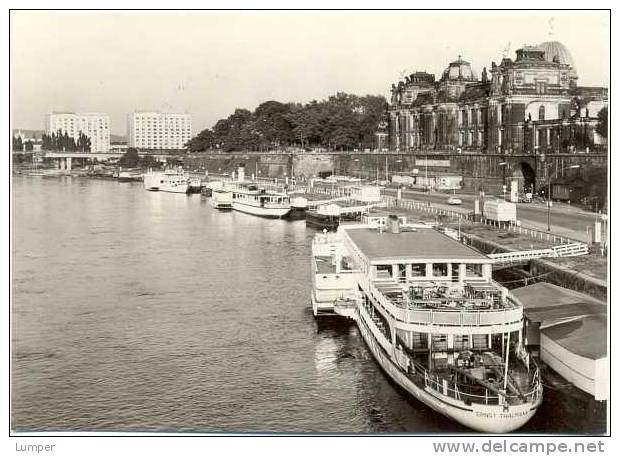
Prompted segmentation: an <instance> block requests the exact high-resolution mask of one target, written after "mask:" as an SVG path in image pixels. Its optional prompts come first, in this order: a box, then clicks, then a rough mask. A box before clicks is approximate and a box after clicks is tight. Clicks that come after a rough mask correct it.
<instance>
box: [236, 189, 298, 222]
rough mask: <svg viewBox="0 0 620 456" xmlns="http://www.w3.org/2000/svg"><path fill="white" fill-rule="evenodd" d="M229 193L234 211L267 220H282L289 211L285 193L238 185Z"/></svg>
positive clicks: (288, 201)
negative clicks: (266, 218)
mask: <svg viewBox="0 0 620 456" xmlns="http://www.w3.org/2000/svg"><path fill="white" fill-rule="evenodd" d="M231 191H232V207H233V209H234V210H236V211H240V212H245V213H247V214H253V215H258V216H261V217H268V218H282V217H285V216H286V215H287V214H288V213H289V212H290V211H291V203H290V200H289V197H288V195H287V194H286V193H282V192H277V191H267V190H266V189H264V188H259V187H258V186H256V185H252V184H239V185H237V186H235V187H234V188H232V189H231Z"/></svg>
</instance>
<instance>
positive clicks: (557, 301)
mask: <svg viewBox="0 0 620 456" xmlns="http://www.w3.org/2000/svg"><path fill="white" fill-rule="evenodd" d="M512 294H513V295H514V296H516V298H517V299H518V300H519V301H520V302H521V303H522V304H523V312H524V313H525V317H526V318H527V319H528V320H530V321H532V322H536V323H542V324H550V323H553V322H558V321H560V320H566V319H567V318H575V317H584V316H589V315H598V314H604V315H607V305H606V304H605V303H604V302H603V301H599V300H598V299H595V298H592V297H591V296H588V295H585V294H583V293H579V292H577V291H574V290H569V289H567V288H562V287H559V286H557V285H554V284H551V283H545V282H540V283H536V284H534V285H529V286H527V287H522V288H516V289H514V290H512Z"/></svg>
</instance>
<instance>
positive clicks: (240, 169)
mask: <svg viewBox="0 0 620 456" xmlns="http://www.w3.org/2000/svg"><path fill="white" fill-rule="evenodd" d="M237 180H238V181H239V182H243V181H244V180H245V166H243V165H239V167H238V168H237Z"/></svg>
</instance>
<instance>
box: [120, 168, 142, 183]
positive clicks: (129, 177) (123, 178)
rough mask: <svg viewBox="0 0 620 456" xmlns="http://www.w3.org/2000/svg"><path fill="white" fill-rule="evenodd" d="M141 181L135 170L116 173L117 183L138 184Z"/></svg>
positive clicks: (140, 176)
mask: <svg viewBox="0 0 620 456" xmlns="http://www.w3.org/2000/svg"><path fill="white" fill-rule="evenodd" d="M141 180H142V173H141V172H140V171H135V170H126V171H121V170H119V171H118V181H119V182H139V181H141Z"/></svg>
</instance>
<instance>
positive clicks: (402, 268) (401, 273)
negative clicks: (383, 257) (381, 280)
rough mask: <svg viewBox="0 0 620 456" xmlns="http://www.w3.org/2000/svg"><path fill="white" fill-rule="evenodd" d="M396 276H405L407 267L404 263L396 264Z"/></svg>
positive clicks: (403, 277) (402, 277)
mask: <svg viewBox="0 0 620 456" xmlns="http://www.w3.org/2000/svg"><path fill="white" fill-rule="evenodd" d="M398 277H399V278H401V279H405V278H407V267H406V266H405V265H404V264H399V265H398Z"/></svg>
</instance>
